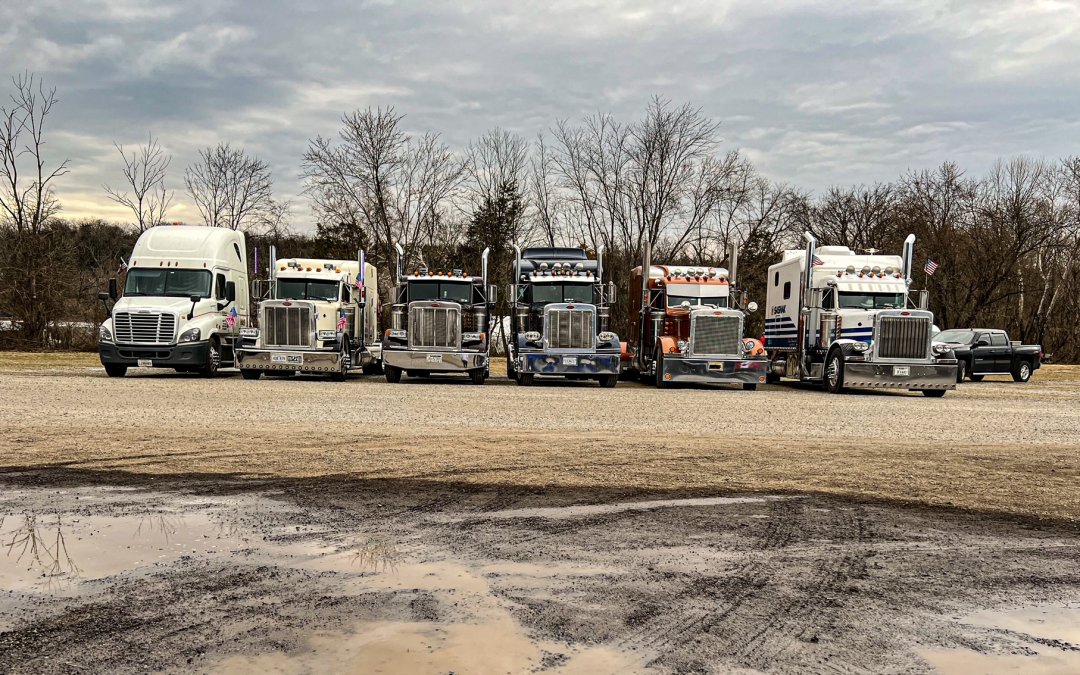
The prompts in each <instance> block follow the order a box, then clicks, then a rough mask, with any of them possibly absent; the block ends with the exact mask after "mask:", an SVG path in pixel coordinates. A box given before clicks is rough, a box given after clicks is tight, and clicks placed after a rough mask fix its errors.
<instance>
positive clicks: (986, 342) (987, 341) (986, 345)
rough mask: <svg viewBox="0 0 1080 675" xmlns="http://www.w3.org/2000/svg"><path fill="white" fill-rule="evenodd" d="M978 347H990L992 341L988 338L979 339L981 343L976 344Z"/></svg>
mask: <svg viewBox="0 0 1080 675" xmlns="http://www.w3.org/2000/svg"><path fill="white" fill-rule="evenodd" d="M975 346H976V347H989V346H990V341H989V340H987V339H986V338H979V341H978V342H976V343H975Z"/></svg>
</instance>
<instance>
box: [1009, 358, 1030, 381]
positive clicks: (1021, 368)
mask: <svg viewBox="0 0 1080 675" xmlns="http://www.w3.org/2000/svg"><path fill="white" fill-rule="evenodd" d="M1012 378H1013V382H1027V381H1028V380H1030V379H1031V364H1030V363H1028V362H1027V361H1021V362H1020V363H1019V364H1018V365H1017V366H1016V368H1014V369H1013V371H1012Z"/></svg>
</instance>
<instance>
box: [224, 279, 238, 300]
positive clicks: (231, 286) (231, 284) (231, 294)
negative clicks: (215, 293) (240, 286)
mask: <svg viewBox="0 0 1080 675" xmlns="http://www.w3.org/2000/svg"><path fill="white" fill-rule="evenodd" d="M225 299H226V300H228V301H229V302H235V301H236V282H235V281H226V282H225Z"/></svg>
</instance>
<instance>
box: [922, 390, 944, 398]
mask: <svg viewBox="0 0 1080 675" xmlns="http://www.w3.org/2000/svg"><path fill="white" fill-rule="evenodd" d="M922 395H923V396H928V397H930V398H941V397H942V396H944V395H945V390H944V389H923V390H922Z"/></svg>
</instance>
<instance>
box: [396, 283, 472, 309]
mask: <svg viewBox="0 0 1080 675" xmlns="http://www.w3.org/2000/svg"><path fill="white" fill-rule="evenodd" d="M471 296H472V282H471V281H465V282H451V283H446V282H440V281H411V282H409V302H416V301H417V300H446V301H448V302H460V303H461V304H463V305H467V304H469V302H470V300H471Z"/></svg>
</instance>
